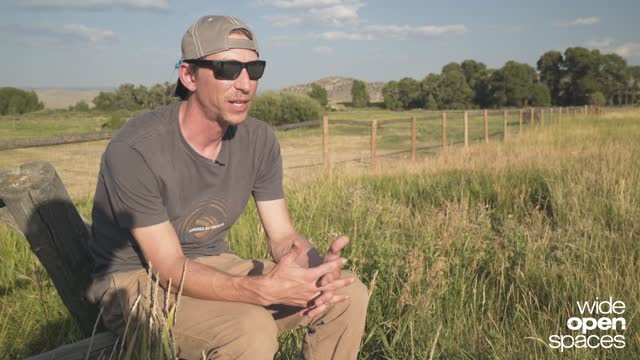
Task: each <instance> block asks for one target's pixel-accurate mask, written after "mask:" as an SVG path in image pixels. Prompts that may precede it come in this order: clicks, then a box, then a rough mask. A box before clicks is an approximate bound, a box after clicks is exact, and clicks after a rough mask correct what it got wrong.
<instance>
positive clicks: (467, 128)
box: [464, 111, 469, 149]
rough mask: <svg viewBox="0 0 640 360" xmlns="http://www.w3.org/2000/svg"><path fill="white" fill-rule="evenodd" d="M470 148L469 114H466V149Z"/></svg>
mask: <svg viewBox="0 0 640 360" xmlns="http://www.w3.org/2000/svg"><path fill="white" fill-rule="evenodd" d="M468 147H469V113H468V112H466V111H465V112H464V148H465V149H466V148H468Z"/></svg>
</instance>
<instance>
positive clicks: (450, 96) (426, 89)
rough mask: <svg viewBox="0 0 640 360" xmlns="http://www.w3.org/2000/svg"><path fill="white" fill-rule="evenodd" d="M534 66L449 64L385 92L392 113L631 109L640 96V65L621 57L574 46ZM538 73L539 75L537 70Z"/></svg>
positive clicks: (391, 85) (546, 55)
mask: <svg viewBox="0 0 640 360" xmlns="http://www.w3.org/2000/svg"><path fill="white" fill-rule="evenodd" d="M536 65H537V69H534V68H533V67H532V66H530V65H528V64H523V63H518V62H516V61H508V62H507V63H506V64H505V65H504V66H503V67H502V68H500V69H490V68H487V66H486V65H485V64H483V63H482V62H478V61H475V60H472V59H469V60H465V61H463V62H462V63H460V64H458V63H455V62H452V63H449V64H447V65H445V66H444V67H443V68H442V71H441V72H440V74H429V75H427V76H426V77H425V78H424V79H422V80H421V81H418V80H415V79H412V78H410V77H405V78H403V79H401V80H399V81H390V82H388V83H387V84H385V86H384V87H383V89H382V94H383V97H384V106H385V107H386V108H388V109H393V110H399V109H412V108H425V109H434V110H435V109H463V108H498V107H525V106H549V105H554V106H573V105H587V104H593V105H627V104H636V103H638V102H639V100H640V97H639V96H638V95H640V66H629V65H628V64H627V62H626V61H625V60H624V59H623V58H622V57H621V56H619V55H617V54H602V53H600V51H599V50H588V49H585V48H582V47H573V48H568V49H566V50H565V52H564V54H562V53H560V52H559V51H548V52H546V53H544V54H543V55H542V56H541V57H540V59H539V60H538V61H537V64H536ZM536 70H537V71H536Z"/></svg>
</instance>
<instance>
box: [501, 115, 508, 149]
mask: <svg viewBox="0 0 640 360" xmlns="http://www.w3.org/2000/svg"><path fill="white" fill-rule="evenodd" d="M508 116H509V115H508V112H507V110H505V111H504V134H502V141H504V142H507V133H508V132H507V127H508V126H509V124H508V122H507V120H508Z"/></svg>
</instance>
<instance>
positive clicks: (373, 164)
mask: <svg viewBox="0 0 640 360" xmlns="http://www.w3.org/2000/svg"><path fill="white" fill-rule="evenodd" d="M377 133H378V120H371V174H375V173H376V135H377Z"/></svg>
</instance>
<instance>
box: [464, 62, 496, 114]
mask: <svg viewBox="0 0 640 360" xmlns="http://www.w3.org/2000/svg"><path fill="white" fill-rule="evenodd" d="M460 70H461V71H462V73H463V74H464V77H465V79H467V84H468V85H469V87H470V88H471V90H472V91H473V103H474V104H476V105H478V106H480V107H483V108H486V107H488V106H489V101H488V93H489V73H490V72H489V70H487V66H486V65H485V64H483V63H481V62H477V61H475V60H471V59H468V60H465V61H463V62H462V64H460Z"/></svg>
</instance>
